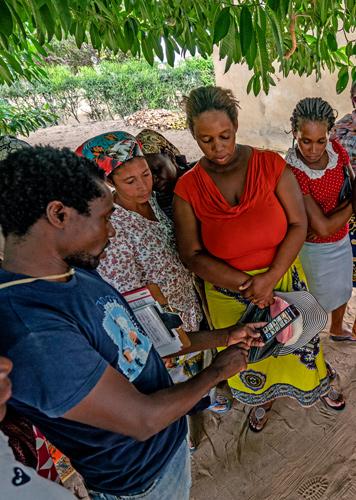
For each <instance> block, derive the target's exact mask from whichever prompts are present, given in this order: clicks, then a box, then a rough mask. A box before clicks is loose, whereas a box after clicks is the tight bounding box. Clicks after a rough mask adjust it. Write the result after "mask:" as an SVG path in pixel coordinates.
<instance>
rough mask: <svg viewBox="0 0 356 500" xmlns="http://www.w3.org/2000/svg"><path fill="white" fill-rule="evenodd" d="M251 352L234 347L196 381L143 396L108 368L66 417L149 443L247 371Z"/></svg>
mask: <svg viewBox="0 0 356 500" xmlns="http://www.w3.org/2000/svg"><path fill="white" fill-rule="evenodd" d="M246 359H247V351H246V350H244V349H243V348H241V347H239V345H238V344H237V345H234V346H231V347H228V348H227V349H225V351H223V352H221V353H220V354H218V356H217V357H216V358H215V359H214V361H213V363H212V364H211V365H210V366H209V367H208V368H206V369H205V370H203V371H202V372H200V373H199V374H198V375H196V376H195V377H193V378H192V379H190V380H188V381H187V382H184V383H182V384H176V385H174V386H172V387H169V388H167V389H162V390H160V391H157V392H155V393H153V394H149V395H146V394H142V393H141V392H140V391H138V390H137V389H136V387H135V386H134V385H133V384H131V383H130V382H129V381H128V380H127V379H126V378H125V377H124V376H123V375H121V374H120V373H118V372H117V371H116V370H115V369H114V368H112V367H111V366H108V367H107V368H106V370H105V372H104V374H103V375H102V377H101V378H100V379H99V381H98V383H97V384H96V385H95V387H94V388H93V389H92V390H91V391H90V393H89V394H88V395H87V396H86V397H85V398H84V399H82V401H80V403H78V404H77V405H76V406H74V407H73V408H72V409H70V410H69V411H67V412H66V413H65V414H64V415H63V417H64V418H67V419H69V420H74V421H76V422H81V423H83V424H87V425H92V426H94V427H99V428H102V429H106V430H108V431H111V432H117V433H120V434H124V435H126V436H130V437H132V438H134V439H137V440H138V441H145V440H146V439H149V438H150V437H152V436H153V435H154V434H157V433H158V432H159V431H161V430H163V429H165V428H166V427H167V426H168V425H170V424H171V423H172V422H174V421H176V420H177V419H178V418H180V417H182V416H183V415H186V413H187V412H188V411H189V410H190V409H191V408H192V407H193V406H194V405H195V404H196V403H197V402H198V401H199V400H200V399H201V398H202V397H203V396H204V395H205V394H206V393H207V392H208V391H209V390H210V389H211V388H212V387H214V386H215V385H216V384H217V383H219V382H221V381H222V380H226V379H227V378H229V377H231V376H233V375H235V374H236V373H237V372H239V371H242V370H245V369H246V366H247V365H246Z"/></svg>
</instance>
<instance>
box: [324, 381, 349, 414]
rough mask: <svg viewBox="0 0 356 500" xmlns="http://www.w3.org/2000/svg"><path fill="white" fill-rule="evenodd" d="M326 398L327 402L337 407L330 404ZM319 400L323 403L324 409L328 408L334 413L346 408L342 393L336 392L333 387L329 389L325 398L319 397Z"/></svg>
mask: <svg viewBox="0 0 356 500" xmlns="http://www.w3.org/2000/svg"><path fill="white" fill-rule="evenodd" d="M326 398H328V399H329V401H333V402H335V403H339V404H338V405H337V404H336V405H333V404H330V403H329V402H328V401H327V399H326ZM320 400H321V401H322V402H323V403H324V405H325V407H326V408H330V409H331V410H334V411H342V410H343V409H344V408H345V406H346V402H345V400H344V396H343V395H342V393H341V392H339V391H337V390H336V389H334V388H333V387H331V388H330V390H329V392H328V393H327V394H325V396H321V397H320Z"/></svg>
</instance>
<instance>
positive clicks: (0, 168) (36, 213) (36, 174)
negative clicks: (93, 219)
mask: <svg viewBox="0 0 356 500" xmlns="http://www.w3.org/2000/svg"><path fill="white" fill-rule="evenodd" d="M103 180H104V172H103V171H102V170H100V169H99V168H98V167H97V165H96V164H95V163H94V162H93V161H91V160H88V159H86V158H80V157H78V156H77V155H75V154H74V153H73V152H72V151H70V150H69V149H68V148H63V149H55V148H52V147H50V146H46V147H42V146H36V147H34V148H25V149H21V150H19V151H16V152H14V153H11V154H9V156H8V157H7V158H6V159H5V160H3V161H0V193H1V195H0V225H1V226H2V229H3V233H4V236H5V237H6V236H8V235H9V234H15V235H17V236H24V235H25V234H26V233H27V232H28V230H29V228H30V227H31V226H32V225H33V224H35V223H36V222H37V221H38V220H39V219H40V218H41V217H43V216H44V215H45V213H46V209H47V206H48V204H49V203H50V202H51V201H55V200H57V201H61V202H62V203H63V205H65V206H67V207H72V208H75V209H76V210H77V211H78V212H79V213H80V214H87V215H89V213H90V210H89V202H90V201H92V200H94V199H95V198H99V197H101V196H102V195H103V189H102V186H100V181H103Z"/></svg>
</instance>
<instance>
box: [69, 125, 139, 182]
mask: <svg viewBox="0 0 356 500" xmlns="http://www.w3.org/2000/svg"><path fill="white" fill-rule="evenodd" d="M75 153H76V154H77V155H78V156H84V157H85V158H88V159H89V160H94V161H95V162H96V163H97V165H98V166H99V167H100V168H101V169H102V170H104V172H105V174H106V176H108V175H110V174H111V172H112V171H113V170H115V168H117V167H119V166H120V165H122V164H123V163H125V162H127V161H129V160H132V159H133V158H136V157H137V156H143V152H142V150H141V145H140V143H139V142H138V141H137V140H136V139H135V137H134V136H133V135H131V134H128V133H127V132H121V131H115V132H107V133H106V134H101V135H97V136H96V137H92V138H91V139H88V140H87V141H85V142H84V143H83V144H82V145H81V146H79V147H77V149H76V150H75Z"/></svg>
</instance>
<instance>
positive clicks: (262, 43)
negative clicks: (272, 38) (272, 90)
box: [257, 25, 269, 94]
mask: <svg viewBox="0 0 356 500" xmlns="http://www.w3.org/2000/svg"><path fill="white" fill-rule="evenodd" d="M257 39H258V45H257V48H258V55H259V61H260V68H261V75H262V84H263V90H264V91H265V93H266V94H267V93H268V90H269V83H268V77H267V76H268V67H269V60H268V53H267V49H266V37H265V34H264V32H263V31H262V29H261V28H260V27H259V26H258V25H257Z"/></svg>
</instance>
